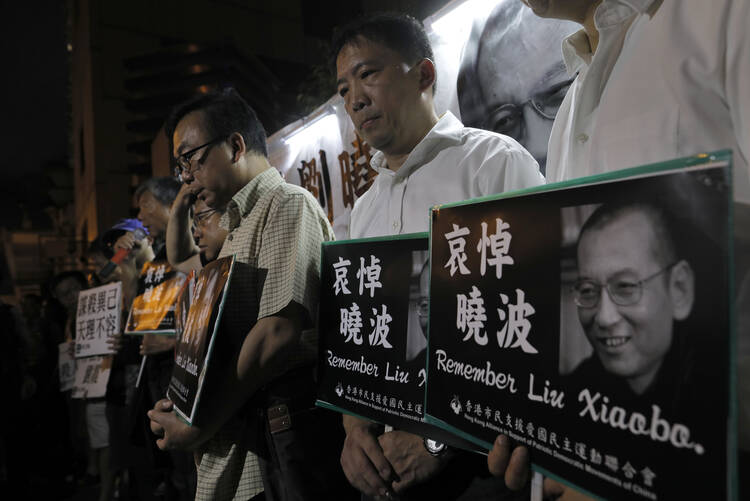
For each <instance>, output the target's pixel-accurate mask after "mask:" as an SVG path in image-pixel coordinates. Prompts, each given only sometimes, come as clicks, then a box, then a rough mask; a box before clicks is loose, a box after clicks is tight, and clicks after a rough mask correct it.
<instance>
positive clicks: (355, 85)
mask: <svg viewBox="0 0 750 501" xmlns="http://www.w3.org/2000/svg"><path fill="white" fill-rule="evenodd" d="M418 71H419V70H418V68H417V67H416V66H414V67H410V65H409V64H407V63H406V62H404V60H403V58H402V57H401V56H400V55H399V54H398V53H397V52H395V51H393V50H391V49H389V48H387V47H385V46H383V45H380V44H378V43H376V42H371V41H369V40H367V39H366V38H363V37H358V38H357V39H356V43H349V44H347V45H345V46H344V47H343V48H342V49H341V52H339V55H338V57H337V58H336V73H337V79H338V83H337V89H338V93H339V94H340V95H341V96H342V97H343V98H344V103H345V105H346V111H347V113H348V114H349V116H350V117H351V119H352V122H353V123H354V127H355V128H356V130H357V132H358V133H359V134H360V135H361V136H362V137H363V138H364V139H365V140H366V141H367V142H368V143H369V144H370V145H371V146H372V147H373V148H375V149H378V150H380V151H382V152H384V153H386V154H389V153H392V154H397V153H404V152H408V151H410V150H411V148H412V147H413V145H411V144H409V139H410V138H411V137H413V136H414V134H415V132H414V127H415V121H414V113H412V111H411V110H412V109H414V107H415V106H416V105H417V104H418V103H419V100H420V94H421V92H420V89H419V77H418V75H416V73H417V72H418Z"/></svg>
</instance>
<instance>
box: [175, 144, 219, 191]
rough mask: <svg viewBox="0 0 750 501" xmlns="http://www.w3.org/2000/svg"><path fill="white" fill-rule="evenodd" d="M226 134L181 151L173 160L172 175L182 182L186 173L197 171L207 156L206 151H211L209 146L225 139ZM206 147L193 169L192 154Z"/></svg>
mask: <svg viewBox="0 0 750 501" xmlns="http://www.w3.org/2000/svg"><path fill="white" fill-rule="evenodd" d="M226 137H227V136H220V137H217V138H215V139H212V140H211V141H209V142H207V143H204V144H202V145H200V146H197V147H195V148H193V149H192V150H189V151H186V152H185V153H182V154H181V155H179V156H178V157H177V158H175V160H174V164H175V165H174V175H175V177H177V179H179V180H180V182H184V177H185V176H186V175H187V174H194V173H195V172H197V171H198V170H199V169H200V168H201V166H202V165H203V161H204V160H205V159H206V156H208V153H209V152H210V151H211V147H213V146H214V145H215V144H216V143H219V142H221V141H223V140H224V139H226ZM203 148H206V151H204V152H203V155H202V156H201V157H200V158H199V159H198V166H197V167H196V168H195V170H193V166H192V165H191V160H192V158H193V156H194V155H195V154H196V153H197V152H198V151H199V150H201V149H203Z"/></svg>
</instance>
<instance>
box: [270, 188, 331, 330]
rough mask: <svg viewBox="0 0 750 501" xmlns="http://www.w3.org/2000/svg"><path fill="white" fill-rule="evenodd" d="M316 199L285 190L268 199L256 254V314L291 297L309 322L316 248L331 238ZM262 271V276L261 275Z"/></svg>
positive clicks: (314, 300) (316, 281)
mask: <svg viewBox="0 0 750 501" xmlns="http://www.w3.org/2000/svg"><path fill="white" fill-rule="evenodd" d="M329 228H330V226H329V225H328V222H327V221H326V219H325V216H324V215H323V214H322V212H321V210H320V208H319V206H318V205H317V202H315V201H314V200H310V198H309V197H307V196H306V194H305V193H285V194H284V195H283V196H280V197H278V198H277V199H276V200H274V202H273V203H272V206H271V208H270V210H269V213H268V220H267V221H266V224H265V225H264V228H263V237H262V242H261V247H260V252H259V255H258V271H259V276H258V288H259V290H258V297H260V305H259V310H258V318H259V319H261V318H264V317H268V316H272V315H275V314H277V313H278V312H279V311H281V310H283V309H284V308H285V307H286V306H287V305H289V303H291V302H292V301H294V302H296V303H298V304H300V305H301V306H303V307H304V308H305V310H306V311H307V316H306V318H305V319H304V323H303V326H302V327H303V329H304V328H307V327H310V326H312V324H313V319H314V318H315V313H316V311H317V307H318V297H319V289H320V248H321V244H322V243H323V242H324V241H325V240H329V239H330V238H331V232H330V231H329ZM264 274H265V276H264Z"/></svg>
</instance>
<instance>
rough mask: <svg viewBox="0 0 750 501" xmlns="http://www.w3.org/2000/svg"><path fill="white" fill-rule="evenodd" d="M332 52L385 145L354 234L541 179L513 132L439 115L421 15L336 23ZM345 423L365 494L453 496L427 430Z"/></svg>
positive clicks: (367, 132) (352, 468) (368, 135)
mask: <svg viewBox="0 0 750 501" xmlns="http://www.w3.org/2000/svg"><path fill="white" fill-rule="evenodd" d="M333 53H334V54H335V55H336V69H337V78H338V81H337V88H338V92H339V94H340V95H341V96H342V98H343V99H344V102H345V105H346V110H347V113H348V114H349V116H350V117H351V119H352V121H353V123H354V126H355V128H356V130H357V131H358V133H359V134H360V135H361V136H362V137H363V138H364V139H365V140H366V141H367V142H368V143H369V144H370V145H371V146H372V147H373V148H375V149H376V150H378V152H377V153H376V154H375V155H374V156H373V158H372V161H371V164H372V166H373V168H374V169H375V170H376V171H377V172H378V177H377V178H376V179H375V181H374V183H373V185H372V186H371V187H370V189H369V190H368V191H367V192H366V193H365V194H364V195H363V196H362V197H361V198H360V199H359V200H357V203H356V204H355V206H354V209H353V210H352V215H351V223H350V231H349V233H350V236H351V237H353V238H361V237H372V236H381V235H394V234H403V233H413V232H422V231H427V229H428V226H429V218H428V211H429V209H430V207H432V206H433V205H437V204H443V203H448V202H455V201H460V200H465V199H467V198H472V197H478V196H483V195H489V194H492V193H499V192H503V191H507V190H515V189H521V188H527V187H530V186H534V185H538V184H541V183H543V182H544V178H543V176H542V175H541V173H540V172H539V167H538V165H537V163H536V161H535V160H534V159H533V158H532V157H531V155H530V154H529V153H528V152H527V151H526V150H524V149H523V148H522V147H521V146H520V145H519V144H518V143H517V142H516V141H515V140H513V139H511V138H509V137H506V136H501V135H499V134H495V133H492V132H488V131H481V130H477V129H470V128H465V127H463V125H462V124H461V122H459V121H458V120H457V119H456V118H455V117H454V116H453V115H451V114H450V113H446V114H445V115H443V116H442V117H441V118H438V116H437V114H436V113H435V109H434V106H433V95H434V86H435V81H436V69H435V64H434V62H433V59H434V58H433V55H432V49H431V47H430V44H429V41H428V39H427V36H426V34H425V32H424V29H423V28H422V26H421V23H419V22H418V21H416V20H415V19H413V18H411V17H408V16H402V15H390V14H383V15H379V16H375V17H372V18H369V19H363V20H361V21H357V22H355V23H353V24H351V25H349V26H347V27H345V28H343V29H342V30H340V31H339V32H338V33H337V36H336V38H335V40H334V43H333ZM344 427H345V429H346V432H347V438H346V441H345V443H344V449H343V451H342V454H341V464H342V467H343V469H344V473H345V474H346V476H347V478H348V479H349V481H350V482H351V483H352V485H354V486H355V487H357V488H358V489H359V490H360V491H362V492H363V493H364V494H365V495H366V496H373V497H377V496H389V495H392V494H393V493H394V492H395V493H397V494H399V496H400V497H401V498H402V499H403V498H408V497H411V496H414V497H420V496H425V497H429V496H432V495H437V496H438V497H439V498H441V499H450V498H451V497H453V494H452V493H449V492H448V491H446V490H442V491H441V490H438V489H441V487H438V486H439V485H440V486H443V485H446V486H448V487H452V486H450V485H448V484H450V482H451V481H453V482H454V483H457V481H456V478H455V476H453V475H450V476H444V477H445V479H447V480H448V481H447V482H443V483H442V484H441V483H440V482H436V480H437V479H436V478H435V476H436V474H437V473H438V472H439V471H440V470H442V469H443V468H445V467H446V465H447V464H448V462H449V461H450V459H451V458H452V454H451V453H450V452H449V453H445V452H439V451H436V450H428V448H427V447H429V445H425V443H423V439H422V437H418V436H416V435H412V434H409V433H406V432H403V431H390V432H387V433H383V434H379V433H378V431H377V430H376V427H375V426H374V424H373V423H370V422H368V421H365V420H362V419H358V418H355V417H353V416H346V415H345V416H344ZM456 462H457V461H456ZM454 464H455V462H454ZM451 467H453V466H451ZM451 471H452V472H455V470H451ZM448 477H450V479H448ZM415 489H419V491H416V490H415ZM431 489H434V491H433V490H431ZM459 494H461V493H456V496H458V495H459ZM485 495H487V496H489V497H491V498H495V499H497V496H498V493H497V491H492V492H486V493H485Z"/></svg>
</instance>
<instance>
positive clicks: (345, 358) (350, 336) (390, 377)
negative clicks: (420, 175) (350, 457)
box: [318, 233, 429, 429]
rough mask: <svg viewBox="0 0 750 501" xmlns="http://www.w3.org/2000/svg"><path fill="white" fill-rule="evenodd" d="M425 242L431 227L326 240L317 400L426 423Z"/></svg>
mask: <svg viewBox="0 0 750 501" xmlns="http://www.w3.org/2000/svg"><path fill="white" fill-rule="evenodd" d="M427 245H428V240H427V234H426V233H421V234H417V235H407V236H405V237H397V238H394V239H363V240H349V241H345V242H326V243H324V244H323V257H322V268H321V275H322V276H321V287H322V291H321V301H320V331H319V334H320V352H319V356H320V359H319V364H318V367H319V369H318V374H319V378H320V381H319V385H318V401H319V404H320V405H323V406H329V407H333V408H335V409H337V410H344V411H346V412H349V413H352V414H356V415H359V416H363V417H366V418H368V419H371V420H374V421H379V422H382V423H387V424H390V425H393V426H394V427H398V428H401V429H413V428H414V424H415V423H419V424H421V422H422V419H423V415H424V413H423V405H424V384H425V378H426V371H425V353H426V351H425V350H426V348H427V337H426V327H427V316H426V313H427V310H426V308H421V306H422V305H423V303H424V302H425V301H426V299H427V292H428V291H427V283H428V282H427V280H428V274H427V273H428V271H429V267H428V266H426V265H427V256H428V251H427ZM420 278H421V279H422V280H420ZM420 283H422V284H423V286H422V287H420ZM422 428H424V426H422Z"/></svg>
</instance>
